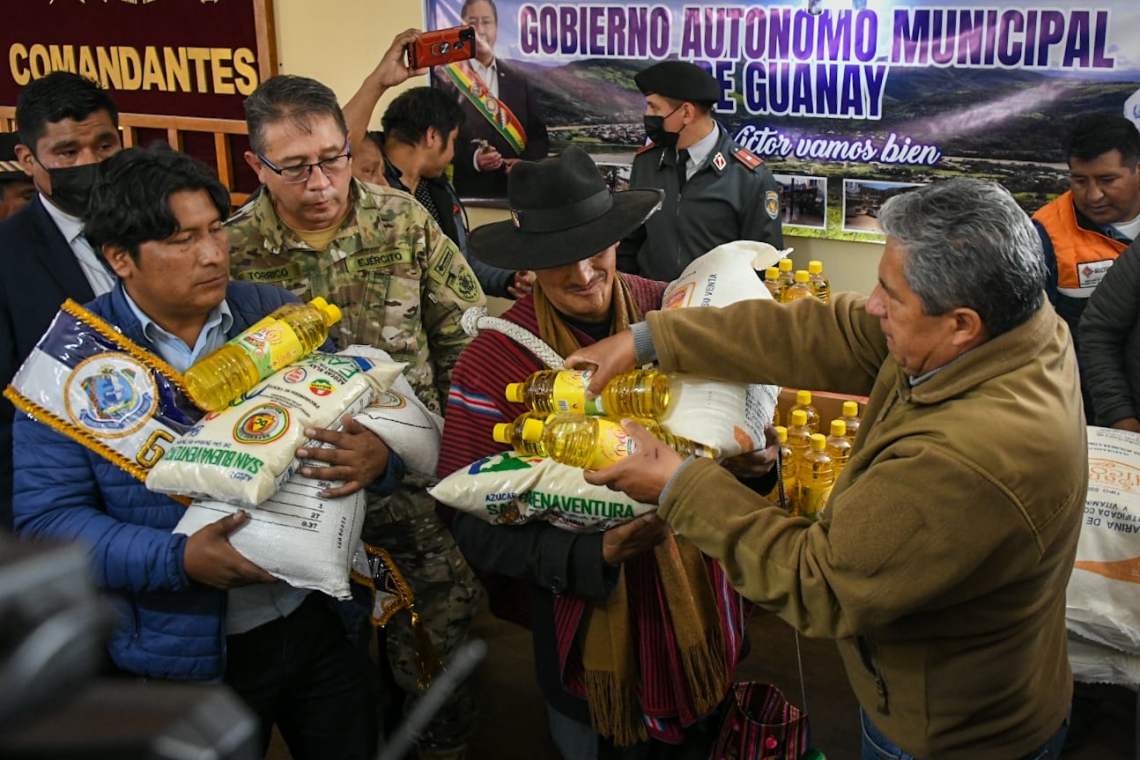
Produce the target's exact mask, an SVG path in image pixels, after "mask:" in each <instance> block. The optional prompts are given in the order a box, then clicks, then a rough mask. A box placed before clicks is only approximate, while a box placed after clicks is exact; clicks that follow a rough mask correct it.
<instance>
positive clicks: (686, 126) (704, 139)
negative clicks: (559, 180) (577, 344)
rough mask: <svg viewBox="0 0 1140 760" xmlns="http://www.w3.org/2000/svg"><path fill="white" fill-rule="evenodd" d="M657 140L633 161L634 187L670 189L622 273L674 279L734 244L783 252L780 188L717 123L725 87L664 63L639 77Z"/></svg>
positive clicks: (621, 253)
mask: <svg viewBox="0 0 1140 760" xmlns="http://www.w3.org/2000/svg"><path fill="white" fill-rule="evenodd" d="M634 81H635V82H636V83H637V87H638V89H639V90H641V92H642V93H643V94H644V95H645V132H646V134H647V135H649V139H650V140H652V141H653V142H652V143H650V144H649V145H647V146H646V147H645V148H643V149H642V150H640V151H639V152H638V154H637V156H636V157H634V159H633V171H632V174H631V175H630V182H629V186H630V189H658V190H664V191H665V202H664V206H663V208H662V209H661V213H659V214H654V215H653V216H652V217H650V218H649V220H648V221H646V223H645V224H644V225H643V226H642V227H640V228H638V229H637V230H636V231H635V232H634V233H633V234H632V235H630V236H629V237H627V238H626V239H625V240H623V241H622V244H621V247H620V248H619V249H618V268H619V269H620V270H621V271H623V272H630V273H633V274H639V275H641V276H642V277H648V278H649V279H652V280H665V281H669V280H675V279H676V278H677V276H678V275H680V274H681V272H682V271H683V270H684V269H685V267H686V266H688V265H689V262H691V261H692V260H693V259H696V258H697V257H699V256H701V255H703V254H705V253H707V252H708V251H710V250H712V249H713V248H715V247H717V246H718V245H721V244H722V243H727V242H730V241H733V240H759V241H762V242H765V243H771V244H772V245H774V246H775V247H777V248H783V246H784V233H783V229H782V227H781V225H780V187H779V185H778V184H777V183H776V180H775V178H774V177H773V176H772V174H771V172H769V171H768V169H767V168H765V166H764V161H763V159H761V158H759V157H758V156H755V155H753V154H752V153H750V152H748V151H747V150H745V149H744V148H742V147H740V146H739V145H737V143H736V141H735V140H733V139H732V137H731V136H730V135H729V134H728V132H727V131H725V129H724V127H722V126H720V125H719V124H718V123H717V122H716V120H715V119H713V117H712V107H713V106H714V105H715V104H716V102H717V101H718V100H720V85H719V84H718V83H717V81H716V80H715V79H713V77H712V75H711V74H709V73H708V72H706V71H705V70H704V69H702V68H700V67H699V66H696V65H694V64H691V63H685V62H684V61H664V62H662V63H658V64H656V65H653V66H650V67H649V68H647V69H645V70H644V71H642V72H641V73H639V74H638V75H637V76H635V77H634Z"/></svg>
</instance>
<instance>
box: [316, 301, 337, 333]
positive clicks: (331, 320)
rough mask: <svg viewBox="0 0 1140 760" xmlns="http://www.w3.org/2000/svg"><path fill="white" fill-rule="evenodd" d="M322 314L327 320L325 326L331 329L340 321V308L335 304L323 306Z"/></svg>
mask: <svg viewBox="0 0 1140 760" xmlns="http://www.w3.org/2000/svg"><path fill="white" fill-rule="evenodd" d="M321 314H322V315H323V316H324V318H325V324H326V325H329V326H330V327H331V326H332V325H335V324H336V323H337V322H339V321H340V307H339V306H337V305H336V304H335V303H326V304H325V305H324V306H322V307H321Z"/></svg>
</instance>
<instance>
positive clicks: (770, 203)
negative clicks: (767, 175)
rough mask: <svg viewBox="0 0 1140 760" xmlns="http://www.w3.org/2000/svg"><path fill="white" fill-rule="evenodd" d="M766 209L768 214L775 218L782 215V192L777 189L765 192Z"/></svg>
mask: <svg viewBox="0 0 1140 760" xmlns="http://www.w3.org/2000/svg"><path fill="white" fill-rule="evenodd" d="M764 210H765V211H766V212H768V216H769V217H770V218H772V219H775V218H776V217H778V216H779V215H780V194H779V193H777V192H776V191H775V190H769V191H768V192H766V193H764Z"/></svg>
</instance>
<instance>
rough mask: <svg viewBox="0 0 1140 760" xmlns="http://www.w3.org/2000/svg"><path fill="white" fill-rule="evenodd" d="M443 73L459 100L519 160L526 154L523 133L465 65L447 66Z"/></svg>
mask: <svg viewBox="0 0 1140 760" xmlns="http://www.w3.org/2000/svg"><path fill="white" fill-rule="evenodd" d="M443 70H444V72H445V73H446V74H447V77H448V79H450V80H451V81H452V83H453V84H454V85H455V86H456V88H458V89H459V91H460V92H461V93H463V96H464V97H466V98H467V99H468V100H469V101H471V104H472V105H473V106H475V110H477V111H478V112H479V113H481V114H483V118H485V119H486V120H487V121H489V122H490V123H491V126H492V127H494V128H495V131H496V132H498V133H499V134H500V135H502V136H503V139H504V140H506V141H507V143H509V144H510V146H511V147H512V148H514V151H515V153H518V154H519V155H520V156H521V155H522V154H523V151H524V150H526V130H525V129H523V125H522V122H521V121H519V118H518V117H517V116H515V114H514V112H513V111H512V110H511V109H510V108H508V107H507V104H506V103H504V102H503V101H501V100H499V99H498V98H496V97H495V96H493V95H492V94H491V91H490V90H489V89H488V88H487V85H486V84H485V83H484V82H483V80H482V79H480V78H479V75H478V74H476V73H475V71H474V70H473V69H472V68H471V67H470V66H469V65H468V64H467V63H466V62H462V61H461V62H459V63H452V64H448V65H447V66H444V67H443Z"/></svg>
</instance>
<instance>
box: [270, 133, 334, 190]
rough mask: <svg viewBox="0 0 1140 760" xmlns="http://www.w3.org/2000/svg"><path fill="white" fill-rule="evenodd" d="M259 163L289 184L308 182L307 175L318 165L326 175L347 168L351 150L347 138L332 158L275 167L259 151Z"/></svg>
mask: <svg viewBox="0 0 1140 760" xmlns="http://www.w3.org/2000/svg"><path fill="white" fill-rule="evenodd" d="M257 157H258V159H260V160H261V163H263V164H265V165H266V166H268V167H269V170H270V171H272V172H274V173H275V174H277V176H279V177H280V178H281V179H282V180H284V181H285V182H286V183H287V184H290V185H299V184H301V183H302V182H308V181H309V177H310V176H312V174H313V169H314V168H316V167H318V166H319V167H320V169H321V173H323V174H324V175H325V176H326V177H327V176H329V175H332V174H339V173H340V172H342V171H344V170H345V169H346V168H348V159H350V158H352V150H351V149H350V148H349V147H348V140H345V141H344V153H341V154H340V155H339V156H333V157H332V158H326V159H324V160H322V161H317V162H315V163H311V164H296V165H295V166H282V167H277V166H275V165H274V164H273V162H272V161H270V160H269V159H268V158H266V157H265V156H263V155H261V154H260V153H258V154H257Z"/></svg>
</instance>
